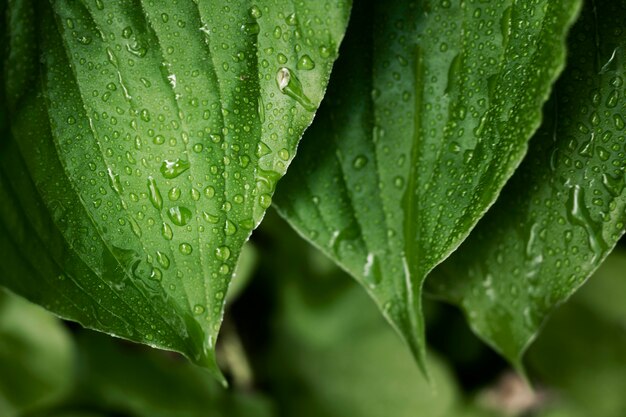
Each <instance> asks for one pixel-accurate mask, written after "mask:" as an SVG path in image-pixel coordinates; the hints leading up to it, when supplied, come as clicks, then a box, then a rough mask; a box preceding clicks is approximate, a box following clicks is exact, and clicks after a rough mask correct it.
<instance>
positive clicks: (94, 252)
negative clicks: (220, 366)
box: [0, 0, 350, 371]
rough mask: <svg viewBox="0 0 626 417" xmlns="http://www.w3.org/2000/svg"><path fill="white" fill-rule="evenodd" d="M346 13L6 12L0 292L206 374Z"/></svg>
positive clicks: (72, 8)
mask: <svg viewBox="0 0 626 417" xmlns="http://www.w3.org/2000/svg"><path fill="white" fill-rule="evenodd" d="M349 7H350V1H349V0H336V1H325V2H319V1H300V2H296V3H294V2H291V1H286V0H259V1H257V2H254V3H252V2H248V1H243V0H240V1H231V2H223V1H217V0H215V1H200V2H196V1H192V0H184V1H178V2H170V1H162V2H153V1H139V0H134V1H101V0H94V1H84V2H78V1H69V0H67V1H66V0H62V1H51V2H45V1H32V0H15V1H12V2H11V3H10V5H9V7H8V10H7V13H8V16H7V18H8V20H7V22H8V23H9V24H8V25H7V30H8V31H9V38H10V42H9V44H10V49H9V53H8V55H7V56H6V58H5V59H4V72H5V74H4V77H3V80H4V82H5V88H6V92H7V106H8V109H9V114H10V118H11V130H12V138H11V139H10V140H9V141H8V143H6V144H4V147H3V148H2V151H1V152H0V154H1V159H2V162H1V163H0V170H1V172H2V174H1V176H0V195H1V197H2V201H3V204H2V207H1V208H0V217H1V218H2V222H1V223H0V236H2V238H1V239H0V248H2V251H3V263H2V265H1V266H0V269H1V272H2V274H1V276H0V283H2V284H3V285H6V286H8V287H10V288H12V289H13V290H14V291H16V292H18V293H20V294H22V295H24V296H26V297H27V298H29V299H31V300H32V301H34V302H37V303H39V304H42V305H44V306H46V307H47V308H49V309H50V310H52V311H54V312H55V313H57V314H59V315H60V316H62V317H64V318H68V319H71V320H76V321H78V322H80V323H81V324H83V325H84V326H86V327H90V328H94V329H98V330H101V331H105V332H107V333H110V334H114V335H117V336H120V337H124V338H127V339H131V340H134V341H139V342H143V343H147V344H150V345H153V346H157V347H160V348H164V349H170V350H175V351H178V352H182V353H184V354H185V355H187V356H188V357H190V358H191V359H192V360H194V361H195V362H196V363H198V364H201V365H204V366H207V367H208V368H210V369H212V370H213V371H216V366H215V359H214V344H215V338H216V335H217V332H218V330H219V326H220V323H221V320H222V313H223V306H224V302H225V299H226V297H225V293H226V291H227V289H228V285H229V283H230V281H231V276H232V273H233V270H234V267H235V264H236V261H237V258H238V254H239V251H240V249H241V247H242V245H243V243H244V242H245V241H246V240H247V239H248V237H249V235H250V233H251V231H252V229H254V228H255V227H256V226H257V225H258V223H259V222H260V220H261V218H262V217H263V214H264V211H265V209H266V208H267V207H269V205H270V201H271V196H272V194H273V191H274V187H275V184H276V181H277V180H278V179H279V178H280V177H281V176H282V175H283V174H284V173H285V171H286V169H287V166H288V165H289V163H290V161H291V159H292V158H293V156H294V154H295V149H296V145H297V143H298V140H299V138H300V136H301V134H302V132H303V130H304V129H305V128H306V127H307V126H308V124H309V123H310V122H311V120H312V118H313V111H314V110H315V109H316V107H317V105H318V104H319V102H320V100H321V98H322V95H323V93H324V89H325V86H326V83H327V79H328V76H329V73H330V70H331V66H332V63H333V61H334V59H335V58H336V56H337V47H338V45H339V43H340V41H341V38H342V36H343V32H344V29H345V25H346V22H347V18H348V13H349ZM5 259H6V261H5Z"/></svg>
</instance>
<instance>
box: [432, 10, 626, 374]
mask: <svg viewBox="0 0 626 417" xmlns="http://www.w3.org/2000/svg"><path fill="white" fill-rule="evenodd" d="M624 18H626V3H624V2H609V1H606V2H595V3H593V2H589V3H588V4H587V6H586V8H585V10H584V12H583V14H582V16H581V19H580V21H579V22H578V23H577V25H576V27H575V29H574V30H573V32H572V36H571V37H570V46H569V48H570V50H571V51H572V52H571V56H570V59H569V62H568V67H567V71H566V73H565V74H564V75H563V77H562V78H561V79H560V80H559V82H558V83H557V86H556V88H555V92H554V97H553V98H552V100H551V101H550V103H548V104H547V105H546V108H545V121H544V124H543V126H542V128H541V129H540V131H539V132H538V133H537V135H536V136H535V138H534V139H533V140H532V141H531V145H530V152H529V155H528V157H527V159H526V160H525V161H524V163H523V165H522V166H521V167H520V169H519V170H518V172H517V173H516V175H515V176H514V178H513V179H512V180H511V182H510V183H509V184H508V185H507V187H506V188H505V190H504V191H503V193H502V195H501V197H500V199H499V200H498V203H497V204H496V205H495V206H494V207H493V208H492V209H491V211H490V212H489V213H488V214H487V216H486V217H485V218H484V219H483V220H482V221H481V223H480V224H479V226H478V227H477V228H476V230H475V231H474V232H473V233H472V235H471V236H470V238H469V239H468V240H467V241H466V242H465V243H464V244H463V246H462V247H461V248H460V249H459V250H458V251H457V252H456V253H455V254H454V255H453V256H452V257H451V258H450V260H449V261H447V262H446V263H445V264H444V265H443V266H442V272H443V273H445V275H446V276H445V277H435V276H433V279H432V281H431V282H430V284H431V285H432V289H433V291H434V292H435V293H436V294H437V295H440V296H443V297H445V298H447V299H449V300H451V301H453V302H455V303H457V304H458V305H460V306H461V307H462V308H463V310H464V311H465V314H466V315H467V317H468V320H469V321H470V324H471V326H472V328H473V329H474V331H475V332H476V333H477V334H478V335H480V336H481V337H482V338H483V339H484V340H485V341H487V342H488V343H489V344H491V345H492V346H493V347H494V348H495V349H496V350H498V351H499V352H501V353H502V354H503V355H504V356H506V357H507V358H508V359H509V360H510V361H512V362H513V363H514V364H516V365H518V366H519V365H520V359H521V356H522V354H523V352H524V350H525V349H526V347H527V346H528V344H529V343H530V342H531V341H532V340H533V338H534V337H535V335H536V333H537V331H538V330H539V328H540V327H541V324H542V323H543V321H544V320H545V318H546V316H547V315H548V314H549V313H550V311H552V309H553V308H554V307H555V306H556V305H558V304H559V303H562V302H563V301H565V300H566V299H567V298H568V297H569V296H570V295H571V294H572V293H574V292H575V291H576V290H577V289H578V288H579V287H580V286H581V285H582V284H583V283H584V282H585V280H586V279H587V278H588V277H589V276H590V275H591V274H592V273H593V271H594V270H595V269H596V268H597V267H598V265H600V263H601V262H602V260H603V259H604V258H605V257H606V255H607V254H608V253H609V252H610V250H611V249H612V248H613V246H614V245H615V243H616V242H617V240H618V239H619V237H620V236H621V235H622V234H623V233H624V224H625V222H626V213H625V210H626V190H625V188H624V184H625V180H626V174H625V172H626V157H625V154H626V152H625V149H624V142H625V135H624V117H625V115H626V100H624V91H625V90H624V72H625V69H626V67H625V66H624V65H625V59H626V55H625V54H624V51H625V48H626V37H624V35H623V33H622V31H623V20H624ZM622 302H623V300H622Z"/></svg>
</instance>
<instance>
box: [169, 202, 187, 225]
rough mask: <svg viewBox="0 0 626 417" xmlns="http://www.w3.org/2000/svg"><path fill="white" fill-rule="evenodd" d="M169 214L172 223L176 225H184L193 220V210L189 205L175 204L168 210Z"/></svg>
mask: <svg viewBox="0 0 626 417" xmlns="http://www.w3.org/2000/svg"><path fill="white" fill-rule="evenodd" d="M167 215H168V216H169V218H170V220H171V221H172V223H174V224H175V225H176V226H184V225H186V224H187V223H189V221H190V220H191V216H192V214H191V210H189V209H188V208H187V207H181V206H175V207H172V208H170V209H169V210H168V211H167Z"/></svg>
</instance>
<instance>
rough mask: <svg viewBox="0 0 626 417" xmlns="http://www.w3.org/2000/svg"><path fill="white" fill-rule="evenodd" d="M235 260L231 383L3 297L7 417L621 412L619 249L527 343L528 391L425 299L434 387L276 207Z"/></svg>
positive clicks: (623, 316) (472, 416) (1, 347)
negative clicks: (237, 262) (237, 261)
mask: <svg viewBox="0 0 626 417" xmlns="http://www.w3.org/2000/svg"><path fill="white" fill-rule="evenodd" d="M242 257H243V260H242V264H241V265H240V268H239V270H238V274H237V278H236V282H234V283H233V285H234V286H235V288H236V291H234V292H233V295H232V296H231V298H230V304H229V307H228V310H227V314H226V319H225V323H224V326H223V330H222V334H221V338H220V341H219V345H218V354H219V358H220V361H221V367H222V368H223V369H224V370H225V372H226V373H227V375H228V379H229V381H230V388H228V389H225V388H223V387H222V386H220V385H218V384H217V383H216V382H215V381H214V380H213V379H212V378H211V376H210V375H208V374H206V373H205V372H204V371H203V370H201V369H199V368H196V367H195V366H193V365H191V364H190V363H188V362H187V361H185V360H184V359H183V358H181V357H179V356H178V355H176V354H172V353H169V352H162V351H157V350H154V349H150V348H148V347H143V346H139V345H135V344H131V343H128V342H124V341H122V340H118V339H113V338H110V337H108V336H106V335H102V334H97V333H95V332H92V331H87V330H84V329H81V328H80V327H79V326H76V325H74V324H72V323H66V322H62V321H60V320H58V319H56V318H55V317H53V316H51V315H50V314H48V313H47V312H45V311H44V310H42V309H41V308H39V307H37V306H34V305H32V304H29V303H28V302H26V301H24V300H22V299H21V298H18V297H16V296H14V295H11V294H9V293H7V292H0V416H2V417H14V416H26V417H31V416H32V417H101V416H113V417H201V416H202V417H210V416H229V417H240V416H241V417H243V416H245V417H248V416H252V417H256V416H259V417H265V416H268V417H269V416H289V417H291V416H298V417H309V416H311V417H313V416H315V417H340V416H341V417H344V416H355V417H380V416H390V417H405V416H406V417H409V416H413V417H420V416H424V417H488V416H527V417H532V416H537V417H569V416H572V417H578V416H580V417H583V416H594V417H624V416H626V395H624V393H625V392H626V303H625V302H624V300H626V246H624V245H623V244H622V246H620V247H618V249H617V250H616V251H614V253H613V254H612V255H611V256H610V257H609V259H608V260H607V262H606V263H605V264H604V265H603V266H602V267H601V269H600V270H599V271H598V272H597V273H596V274H595V276H594V277H592V278H591V279H590V281H589V283H588V284H586V285H585V286H584V288H583V289H582V290H581V291H580V292H579V293H578V294H576V296H574V297H573V298H572V299H571V300H570V301H569V302H567V303H566V304H565V305H563V306H561V307H560V308H559V309H558V310H557V312H556V313H555V314H554V315H553V316H552V318H551V319H550V321H549V322H548V323H547V325H546V326H545V328H544V329H543V331H542V332H541V334H540V336H539V338H538V339H537V340H536V342H535V343H534V345H533V346H532V347H531V348H530V350H529V352H528V354H527V357H526V359H527V360H526V365H527V369H526V370H527V376H526V377H527V379H528V381H530V382H531V383H532V386H533V388H532V389H530V388H529V387H528V386H527V384H526V383H525V382H524V380H523V379H522V378H521V377H520V376H518V375H516V374H515V373H514V372H513V371H512V370H511V369H510V367H509V366H508V365H507V364H506V363H505V362H504V361H503V360H502V359H501V358H499V357H498V356H497V355H496V354H495V353H493V352H492V351H491V350H490V349H489V348H488V347H486V345H484V344H483V343H482V342H480V341H479V340H478V339H477V338H476V337H475V336H473V334H472V333H471V332H470V331H469V329H468V327H467V325H466V324H465V322H464V320H463V317H462V315H461V314H460V313H459V312H458V311H457V310H456V309H454V308H452V307H450V306H447V305H444V304H441V303H438V302H434V301H428V302H427V304H426V314H427V321H428V329H429V330H428V340H429V342H430V348H431V349H430V354H429V377H430V381H427V380H426V379H425V378H424V377H423V376H422V374H421V373H420V372H419V370H418V368H417V366H416V364H415V363H414V361H413V359H412V357H411V355H410V354H409V351H408V349H407V348H406V347H405V346H404V345H403V343H402V342H401V340H400V338H399V337H398V336H397V335H396V334H395V333H394V331H393V329H392V328H391V327H390V326H389V325H388V324H387V323H385V322H384V320H383V319H382V317H381V315H380V314H379V313H378V311H377V309H376V307H375V305H374V303H373V302H372V301H371V300H370V299H369V298H368V296H367V295H366V293H365V292H364V291H363V290H362V289H361V288H360V287H359V286H358V285H357V284H356V283H355V282H353V280H352V279H351V278H350V277H349V276H348V275H347V274H345V273H344V272H342V271H341V270H339V269H338V268H337V267H336V266H335V265H334V264H333V263H332V262H331V261H330V260H328V259H326V258H325V257H324V256H323V255H321V254H320V253H319V252H318V251H316V250H315V249H314V248H312V247H311V246H309V245H308V244H307V243H306V242H304V241H303V240H302V239H301V238H300V237H298V236H297V235H296V234H295V233H294V232H293V231H292V230H291V229H290V228H289V227H288V226H287V225H286V224H285V223H284V222H283V221H282V220H281V219H280V218H279V217H278V216H277V215H275V214H274V213H269V214H268V216H267V217H266V220H265V221H264V222H263V225H262V227H261V229H260V230H259V231H258V232H257V233H255V236H254V237H253V241H252V242H251V243H250V244H249V245H248V247H247V248H246V250H245V252H244V254H243V256H242Z"/></svg>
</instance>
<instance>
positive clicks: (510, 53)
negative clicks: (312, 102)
mask: <svg viewBox="0 0 626 417" xmlns="http://www.w3.org/2000/svg"><path fill="white" fill-rule="evenodd" d="M578 3H579V2H578V1H576V0H568V1H559V2H550V1H546V0H543V1H536V2H532V3H530V2H513V1H490V2H480V3H479V2H475V3H474V2H451V1H440V2H392V3H389V2H387V3H381V2H371V3H369V4H363V6H362V8H361V10H358V11H357V10H355V13H354V14H355V17H354V18H355V21H354V22H353V26H351V32H350V35H349V38H350V40H347V41H346V44H345V49H344V50H343V55H342V58H341V60H340V61H341V62H340V63H339V64H338V66H337V68H336V73H335V74H334V75H333V76H334V78H333V81H332V83H331V84H332V85H331V87H330V90H329V94H328V96H327V101H325V106H323V110H321V111H320V114H319V115H318V118H317V120H316V122H315V124H314V126H313V127H312V128H311V129H310V130H309V131H308V133H307V139H306V140H305V141H304V142H303V145H302V150H301V154H302V155H301V157H299V158H298V159H297V160H296V163H295V165H294V167H293V168H292V169H291V173H290V174H289V175H287V177H286V178H285V180H284V182H283V184H282V185H281V187H282V188H281V190H280V192H279V194H278V195H277V197H276V200H277V206H278V208H279V209H280V211H281V213H282V214H283V215H284V216H285V217H286V218H287V219H288V220H289V222H290V223H291V224H292V225H293V226H294V227H295V228H296V229H297V230H298V231H299V232H300V233H301V234H302V235H303V236H305V237H306V238H307V239H309V240H310V241H312V242H313V243H314V244H315V245H317V246H318V247H319V248H321V249H322V250H323V251H324V252H325V253H327V254H328V255H329V256H330V257H332V258H333V259H335V260H336V261H337V262H338V263H339V264H340V265H341V266H342V267H343V268H345V269H346V270H347V271H349V272H350V273H351V274H352V275H353V276H354V277H355V278H357V280H358V281H359V282H361V283H362V284H363V285H364V286H365V287H366V288H367V290H368V292H369V293H370V294H371V295H372V296H373V297H374V298H375V299H376V301H377V302H378V304H379V306H380V308H381V309H382V311H383V313H384V314H385V316H386V317H387V319H388V320H389V321H390V322H391V323H392V324H393V325H394V326H395V327H396V328H397V329H398V330H399V332H400V333H401V334H402V335H403V336H404V338H405V339H406V341H407V342H408V344H409V345H410V347H411V349H412V350H413V352H414V354H415V356H416V357H417V358H418V360H419V361H420V362H421V363H422V364H423V356H424V346H425V345H424V325H423V318H422V315H421V288H422V283H423V281H424V279H425V277H426V276H427V274H428V273H429V272H430V271H431V270H432V269H433V268H434V267H435V266H436V265H437V264H439V263H440V262H441V261H443V260H444V259H445V258H446V257H447V256H448V255H449V254H450V253H451V252H452V251H453V250H454V249H455V248H456V247H457V246H458V245H459V244H460V243H461V242H462V241H463V239H464V238H465V237H466V236H467V234H468V233H469V231H470V230H471V228H472V227H473V226H474V225H475V223H476V222H477V221H478V219H479V218H480V217H481V216H482V215H483V213H484V212H485V211H486V210H487V208H488V207H489V206H490V205H491V204H492V202H493V201H494V200H495V198H496V196H497V195H498V193H499V191H500V189H501V187H502V186H503V185H504V183H505V181H506V180H507V179H508V178H509V177H510V175H511V174H512V173H513V170H514V169H515V167H516V166H517V164H518V163H519V162H520V160H521V159H522V157H523V155H524V153H525V151H526V142H527V140H528V139H529V138H530V136H531V135H532V133H533V132H534V130H535V129H536V128H537V127H538V125H539V123H540V118H541V112H540V110H541V105H542V104H543V102H544V100H545V99H546V98H547V96H548V93H549V89H550V86H551V84H552V81H553V80H554V79H555V77H556V76H557V74H558V73H559V71H560V70H561V68H562V66H563V63H564V39H565V33H566V31H567V29H568V27H569V25H570V23H571V21H572V20H573V19H574V17H575V15H576V12H577V9H578V7H577V6H578Z"/></svg>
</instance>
